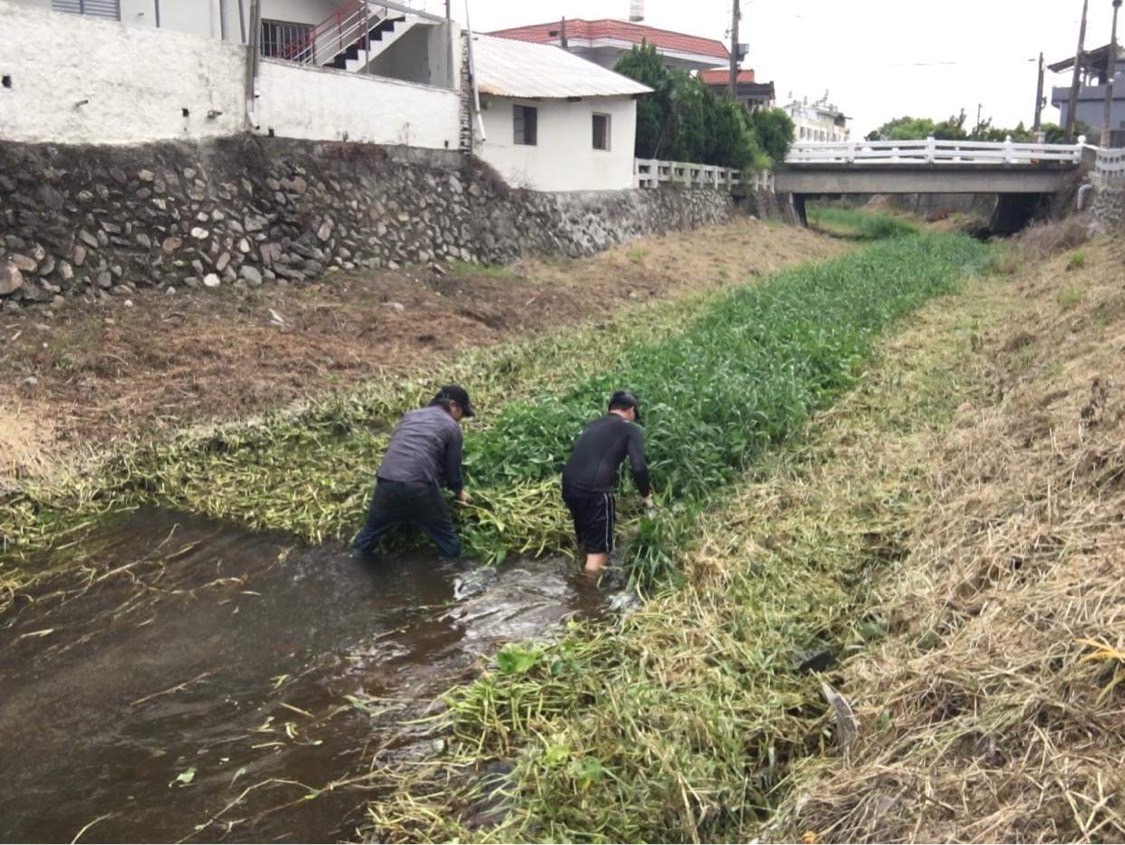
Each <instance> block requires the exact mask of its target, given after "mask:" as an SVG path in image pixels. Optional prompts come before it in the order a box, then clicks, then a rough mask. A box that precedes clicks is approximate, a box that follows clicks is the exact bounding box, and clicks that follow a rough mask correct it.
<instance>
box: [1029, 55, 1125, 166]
mask: <svg viewBox="0 0 1125 845" xmlns="http://www.w3.org/2000/svg"><path fill="white" fill-rule="evenodd" d="M1109 50H1110V46H1109V45H1108V44H1107V45H1105V46H1104V47H1099V48H1098V49H1096V50H1090V51H1088V52H1086V54H1085V55H1084V56H1083V57H1082V63H1081V64H1080V65H1079V66H1078V73H1079V88H1078V102H1077V105H1076V107H1075V109H1074V116H1075V119H1076V120H1080V121H1082V122H1083V123H1085V124H1086V125H1087V126H1089V127H1090V128H1091V129H1092V130H1093V131H1094V133H1095V137H1093V138H1090V139H1088V140H1089V141H1090V142H1091V143H1095V144H1096V143H1097V142H1098V137H1097V136H1098V135H1100V134H1101V131H1102V128H1103V126H1104V124H1105V87H1106V82H1107V81H1108V77H1109V75H1108V70H1109V67H1108V65H1109V62H1108V59H1109ZM1048 67H1049V68H1050V69H1051V70H1052V71H1054V72H1055V73H1062V72H1064V71H1070V72H1072V73H1073V71H1074V57H1073V56H1071V57H1070V58H1069V59H1063V60H1062V61H1061V62H1055V63H1054V64H1053V65H1048ZM1123 74H1125V60H1123V50H1122V48H1121V47H1120V46H1119V47H1118V48H1117V56H1116V61H1114V63H1113V103H1112V106H1111V110H1110V120H1109V128H1110V131H1112V132H1120V130H1122V129H1125V78H1123ZM1051 105H1053V106H1055V107H1057V108H1058V110H1059V114H1060V117H1059V124H1060V125H1061V126H1066V122H1067V115H1068V114H1069V113H1070V86H1069V85H1067V86H1065V87H1056V88H1052V89H1051ZM1123 140H1125V139H1123Z"/></svg>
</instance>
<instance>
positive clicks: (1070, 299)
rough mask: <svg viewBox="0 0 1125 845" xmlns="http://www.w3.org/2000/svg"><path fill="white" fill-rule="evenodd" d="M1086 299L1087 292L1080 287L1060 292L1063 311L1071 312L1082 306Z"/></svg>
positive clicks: (1059, 299) (1071, 287) (1059, 297)
mask: <svg viewBox="0 0 1125 845" xmlns="http://www.w3.org/2000/svg"><path fill="white" fill-rule="evenodd" d="M1085 299H1086V292H1085V291H1084V290H1082V288H1080V287H1076V286H1074V285H1071V286H1069V287H1067V288H1065V289H1063V290H1062V291H1060V292H1059V296H1058V301H1059V306H1060V307H1061V308H1062V310H1063V311H1069V310H1071V309H1072V308H1075V307H1077V306H1078V305H1081V304H1082V302H1084V301H1085Z"/></svg>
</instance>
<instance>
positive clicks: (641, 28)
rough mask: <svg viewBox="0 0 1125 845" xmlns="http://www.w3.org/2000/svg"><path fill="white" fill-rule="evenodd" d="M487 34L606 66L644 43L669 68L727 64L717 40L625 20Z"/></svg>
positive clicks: (557, 23) (575, 22) (566, 22)
mask: <svg viewBox="0 0 1125 845" xmlns="http://www.w3.org/2000/svg"><path fill="white" fill-rule="evenodd" d="M490 34H491V35H498V36H500V37H502V38H514V39H516V40H518V41H530V42H532V43H535V44H552V45H554V46H556V47H563V48H564V49H566V50H567V51H568V52H570V53H574V54H575V55H577V56H581V57H582V58H584V59H588V60H589V61H591V62H594V63H595V64H599V65H601V66H602V67H604V68H610V69H612V68H613V66H614V65H615V64H617V60H618V59H619V58H621V56H623V55H624V54H625V53H628V52H629V51H630V50H632V49H633V48H634V47H639V46H640V45H641V44H645V43H647V44H651V45H652V46H653V47H655V48H656V51H657V52H658V53H659V54H660V55H661V57H662V58H663V60H664V65H665V66H666V67H669V68H673V69H679V70H688V71H695V70H704V69H707V68H714V67H717V66H719V65H729V64H730V50H729V49H728V48H727V46H726V45H725V44H723V43H722V42H721V41H716V40H714V39H712V38H703V37H701V36H698V35H687V34H686V33H683V32H673V31H671V30H667V29H657V28H656V27H652V26H645V25H644V24H641V23H632V22H628V21H618V20H611V19H604V20H596V21H587V20H582V19H580V18H576V19H574V20H570V19H563V20H558V21H552V22H551V23H539V24H532V25H530V26H517V27H513V28H511V29H501V30H497V31H496V32H493V33H490Z"/></svg>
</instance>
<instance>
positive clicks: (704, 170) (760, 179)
mask: <svg viewBox="0 0 1125 845" xmlns="http://www.w3.org/2000/svg"><path fill="white" fill-rule="evenodd" d="M633 185H634V186H635V187H637V188H659V187H660V186H661V185H685V186H687V187H690V188H715V189H717V190H720V189H721V190H727V191H729V190H731V188H733V187H734V186H735V185H745V186H747V187H748V188H750V189H751V190H755V191H769V192H772V191H773V173H771V172H770V171H768V170H764V171H761V172H758V173H751V174H749V175H748V176H746V177H745V178H744V177H743V175H742V173H741V172H740V171H738V170H735V169H733V168H730V167H718V166H716V165H710V164H691V163H689V162H684V161H659V160H657V159H649V158H638V159H636V160H635V161H634V162H633Z"/></svg>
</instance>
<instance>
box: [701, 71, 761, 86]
mask: <svg viewBox="0 0 1125 845" xmlns="http://www.w3.org/2000/svg"><path fill="white" fill-rule="evenodd" d="M699 78H700V79H701V80H703V84H704V85H729V84H730V71H729V70H725V69H723V68H719V69H718V70H701V71H700V72H699ZM738 81H739V82H740V83H742V82H753V81H754V71H752V70H740V71H739V72H738Z"/></svg>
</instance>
